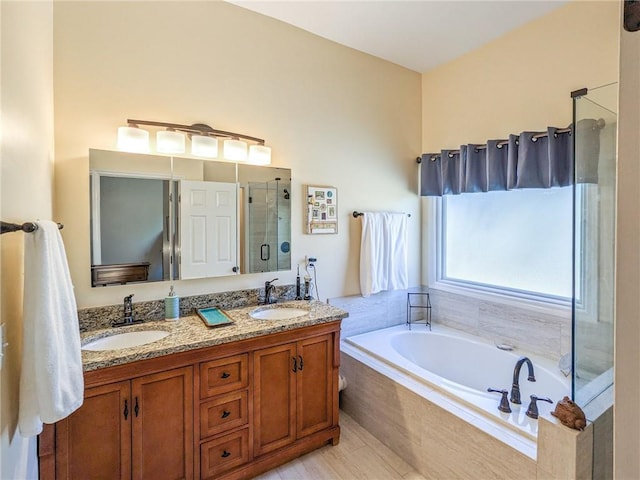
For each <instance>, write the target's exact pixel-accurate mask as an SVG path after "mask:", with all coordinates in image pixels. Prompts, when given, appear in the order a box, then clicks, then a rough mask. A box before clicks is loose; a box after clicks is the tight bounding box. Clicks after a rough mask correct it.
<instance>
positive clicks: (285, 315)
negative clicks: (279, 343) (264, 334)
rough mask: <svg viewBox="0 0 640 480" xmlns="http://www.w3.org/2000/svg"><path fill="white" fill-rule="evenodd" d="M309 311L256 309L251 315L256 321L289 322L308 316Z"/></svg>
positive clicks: (297, 309) (298, 309)
mask: <svg viewBox="0 0 640 480" xmlns="http://www.w3.org/2000/svg"><path fill="white" fill-rule="evenodd" d="M308 313H309V310H305V309H304V308H288V307H285V308H263V309H260V308H256V309H255V310H253V311H252V312H250V313H249V316H250V317H251V318H255V319H256V320H287V319H289V318H297V317H301V316H303V315H307V314H308Z"/></svg>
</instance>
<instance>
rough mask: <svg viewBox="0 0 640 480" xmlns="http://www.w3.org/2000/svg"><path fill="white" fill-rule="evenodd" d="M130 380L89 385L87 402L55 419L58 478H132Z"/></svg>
mask: <svg viewBox="0 0 640 480" xmlns="http://www.w3.org/2000/svg"><path fill="white" fill-rule="evenodd" d="M129 388H130V384H129V382H128V381H127V382H119V383H112V384H109V385H104V386H101V387H95V388H88V389H87V390H85V394H84V404H83V405H82V407H80V408H79V409H78V410H76V411H75V412H74V413H73V414H71V415H70V416H69V417H68V418H66V419H64V420H62V421H60V422H58V423H56V478H57V479H70V480H74V479H78V480H86V479H87V478H91V479H105V480H108V479H129V478H131V415H132V413H133V410H132V407H131V400H130V395H129V394H130V390H129Z"/></svg>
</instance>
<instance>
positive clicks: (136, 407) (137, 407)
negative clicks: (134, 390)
mask: <svg viewBox="0 0 640 480" xmlns="http://www.w3.org/2000/svg"><path fill="white" fill-rule="evenodd" d="M133 411H134V412H135V414H136V417H137V416H138V413H139V412H140V407H139V406H138V397H136V406H135V407H133Z"/></svg>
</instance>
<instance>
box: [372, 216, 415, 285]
mask: <svg viewBox="0 0 640 480" xmlns="http://www.w3.org/2000/svg"><path fill="white" fill-rule="evenodd" d="M361 218H362V242H361V244H360V291H361V293H362V296H363V297H368V296H369V295H371V294H372V293H378V292H381V291H383V290H398V289H406V288H409V274H408V270H409V268H408V261H407V238H408V237H407V235H408V233H407V215H406V214H404V213H384V212H364V215H362V217H361Z"/></svg>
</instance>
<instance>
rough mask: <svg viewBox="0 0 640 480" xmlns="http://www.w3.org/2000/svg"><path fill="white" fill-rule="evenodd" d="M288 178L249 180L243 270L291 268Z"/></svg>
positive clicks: (252, 271)
mask: <svg viewBox="0 0 640 480" xmlns="http://www.w3.org/2000/svg"><path fill="white" fill-rule="evenodd" d="M290 192H291V182H290V180H289V179H282V178H278V177H276V178H275V179H273V180H268V181H265V182H249V184H248V188H247V208H246V215H247V219H246V220H247V222H246V228H245V251H244V262H243V263H244V266H245V268H244V269H243V273H258V272H273V271H277V270H289V269H290V268H291V251H290V249H291V238H290V232H291V228H290V225H289V222H290V219H291V214H290V212H291V200H290V198H291V193H290Z"/></svg>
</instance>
